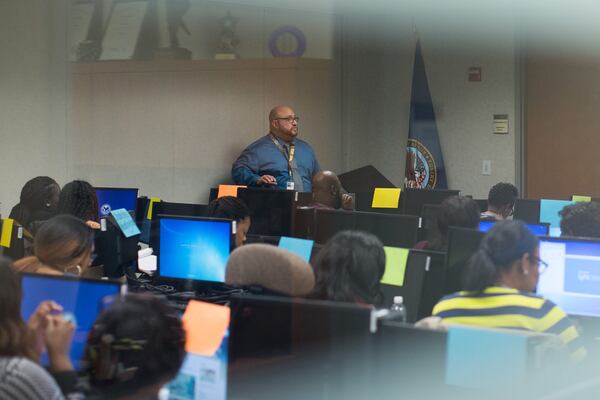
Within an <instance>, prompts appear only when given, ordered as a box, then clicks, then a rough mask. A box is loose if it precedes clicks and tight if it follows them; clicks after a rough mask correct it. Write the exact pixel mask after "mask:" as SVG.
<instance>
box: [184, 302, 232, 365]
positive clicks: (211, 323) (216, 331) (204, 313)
mask: <svg viewBox="0 0 600 400" xmlns="http://www.w3.org/2000/svg"><path fill="white" fill-rule="evenodd" d="M229 318H230V313H229V307H225V306H220V305H217V304H211V303H205V302H203V301H197V300H190V302H189V303H188V306H187V308H186V309H185V313H183V318H182V321H183V328H184V329H185V332H186V341H185V351H187V352H188V353H194V354H199V355H202V356H206V357H211V356H213V355H214V354H215V352H216V351H217V350H218V349H219V347H220V346H221V342H222V341H223V337H224V336H225V332H226V331H227V328H228V327H229Z"/></svg>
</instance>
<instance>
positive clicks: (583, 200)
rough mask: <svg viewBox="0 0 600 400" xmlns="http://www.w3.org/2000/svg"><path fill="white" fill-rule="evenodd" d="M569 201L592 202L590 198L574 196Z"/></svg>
mask: <svg viewBox="0 0 600 400" xmlns="http://www.w3.org/2000/svg"><path fill="white" fill-rule="evenodd" d="M571 200H573V201H574V202H577V203H589V202H590V201H592V196H578V195H576V194H574V195H573V197H572V198H571Z"/></svg>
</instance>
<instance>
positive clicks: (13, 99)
mask: <svg viewBox="0 0 600 400" xmlns="http://www.w3.org/2000/svg"><path fill="white" fill-rule="evenodd" d="M53 12H54V9H52V6H51V5H50V2H48V1H46V0H20V1H2V2H0V87H1V88H2V90H0V120H1V121H2V124H1V125H0V185H1V189H0V202H1V203H2V215H3V216H8V213H9V212H10V209H11V208H12V206H13V205H15V204H16V203H17V202H18V198H19V193H20V191H21V188H22V186H23V184H24V183H25V182H26V181H27V180H29V179H30V178H32V177H34V176H37V175H49V176H52V177H54V178H55V179H57V180H59V181H63V180H64V178H65V173H66V163H65V156H66V154H65V134H64V129H63V130H62V131H61V129H60V126H61V124H62V125H63V126H64V119H65V108H64V104H63V107H62V111H61V107H60V105H59V104H58V103H56V102H53V100H56V101H59V102H60V100H59V98H60V96H59V98H58V100H57V97H56V95H57V93H59V94H60V93H62V95H63V99H64V93H65V90H64V83H65V81H64V80H62V81H61V80H60V79H58V80H57V79H55V78H56V76H57V74H58V75H60V74H61V73H64V72H61V67H60V65H56V64H55V63H54V60H53V58H52V51H51V50H50V49H51V47H52V45H53V42H52V40H53V39H52V38H53V35H52V34H51V33H52V30H53V29H54V26H53V25H52V24H51V23H50V20H51V18H49V15H51V14H52V13H53ZM63 65H64V64H63ZM55 85H58V86H61V85H62V90H61V89H60V88H57V87H56V86H55ZM57 105H58V109H57V108H56V106H57ZM51 114H52V116H51ZM61 120H62V122H61Z"/></svg>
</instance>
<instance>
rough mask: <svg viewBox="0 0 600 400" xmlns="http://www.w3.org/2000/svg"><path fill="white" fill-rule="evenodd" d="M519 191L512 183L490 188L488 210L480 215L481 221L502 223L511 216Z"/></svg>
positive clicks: (501, 183) (498, 184)
mask: <svg viewBox="0 0 600 400" xmlns="http://www.w3.org/2000/svg"><path fill="white" fill-rule="evenodd" d="M518 196H519V190H518V189H517V188H516V186H515V185H513V184H512V183H504V182H500V183H497V184H495V185H494V186H492V188H491V189H490V193H489V194H488V209H487V211H485V212H483V213H481V219H482V220H496V221H502V220H504V219H509V218H510V217H512V215H513V211H514V207H515V201H516V200H517V197H518Z"/></svg>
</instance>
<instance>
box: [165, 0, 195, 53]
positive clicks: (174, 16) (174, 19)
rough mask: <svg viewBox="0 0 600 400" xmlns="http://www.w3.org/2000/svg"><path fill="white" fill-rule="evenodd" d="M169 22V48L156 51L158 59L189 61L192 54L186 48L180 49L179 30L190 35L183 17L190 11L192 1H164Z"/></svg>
mask: <svg viewBox="0 0 600 400" xmlns="http://www.w3.org/2000/svg"><path fill="white" fill-rule="evenodd" d="M163 1H164V3H163V4H164V9H165V15H166V20H167V31H168V34H169V47H161V48H159V49H158V50H157V51H156V58H157V59H171V60H172V59H175V60H189V59H191V58H192V52H191V51H189V50H188V49H186V48H183V47H179V37H178V34H179V30H180V29H181V30H183V31H184V32H185V33H187V34H188V35H189V34H190V30H189V29H188V28H187V26H186V25H185V22H184V21H183V16H184V15H185V13H187V11H188V10H189V9H190V0H163Z"/></svg>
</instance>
